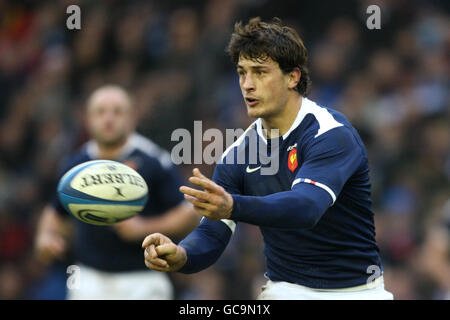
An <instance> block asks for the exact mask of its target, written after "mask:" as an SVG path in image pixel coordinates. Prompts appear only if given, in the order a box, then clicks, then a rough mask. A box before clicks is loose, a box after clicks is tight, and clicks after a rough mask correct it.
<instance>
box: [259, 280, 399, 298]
mask: <svg viewBox="0 0 450 320" xmlns="http://www.w3.org/2000/svg"><path fill="white" fill-rule="evenodd" d="M393 299H394V296H393V294H392V293H390V292H388V291H386V290H385V289H384V280H383V276H381V277H379V278H378V279H376V280H375V281H374V282H372V283H370V284H364V285H361V286H356V287H352V288H345V289H330V290H328V289H327V290H324V289H312V288H308V287H304V286H301V285H298V284H294V283H289V282H284V281H271V280H269V281H267V283H266V285H264V286H263V287H262V292H261V294H260V295H259V296H258V300H393Z"/></svg>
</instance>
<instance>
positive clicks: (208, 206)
mask: <svg viewBox="0 0 450 320" xmlns="http://www.w3.org/2000/svg"><path fill="white" fill-rule="evenodd" d="M184 198H185V199H186V200H187V201H189V202H190V203H192V204H193V205H194V207H200V208H203V209H206V210H209V211H215V210H217V206H216V205H214V204H210V203H208V202H204V201H201V200H198V199H197V198H194V197H191V196H189V195H186V194H185V195H184Z"/></svg>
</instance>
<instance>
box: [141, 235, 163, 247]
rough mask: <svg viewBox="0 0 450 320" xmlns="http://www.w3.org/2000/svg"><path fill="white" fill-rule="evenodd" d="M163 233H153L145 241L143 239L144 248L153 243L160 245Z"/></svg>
mask: <svg viewBox="0 0 450 320" xmlns="http://www.w3.org/2000/svg"><path fill="white" fill-rule="evenodd" d="M162 237H163V235H162V234H160V233H152V234H151V235H148V236H146V237H145V239H144V241H142V248H146V247H148V246H149V245H151V244H155V245H158V244H160V242H161V239H162Z"/></svg>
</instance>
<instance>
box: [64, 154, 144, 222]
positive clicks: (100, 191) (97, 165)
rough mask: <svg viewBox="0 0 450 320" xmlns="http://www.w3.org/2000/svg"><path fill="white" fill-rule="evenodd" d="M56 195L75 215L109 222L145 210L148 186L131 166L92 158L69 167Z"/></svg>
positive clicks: (85, 219)
mask: <svg viewBox="0 0 450 320" xmlns="http://www.w3.org/2000/svg"><path fill="white" fill-rule="evenodd" d="M57 191H58V197H59V200H60V202H61V204H62V205H63V207H64V208H65V209H66V210H67V211H68V212H69V213H70V214H72V215H73V216H74V217H75V218H77V219H79V220H81V221H83V222H86V223H90V224H94V225H111V224H114V223H116V222H120V221H123V220H126V219H128V218H131V217H133V216H135V215H137V214H138V213H139V212H141V211H142V209H144V207H145V204H146V203H147V198H148V186H147V183H146V182H145V180H144V178H142V176H141V175H140V174H139V173H138V172H136V170H134V169H132V168H131V167H129V166H127V165H125V164H123V163H120V162H117V161H111V160H93V161H88V162H84V163H81V164H79V165H77V166H75V167H73V168H72V169H70V170H69V171H68V172H67V173H66V174H65V175H64V176H63V177H62V178H61V179H60V181H59V184H58V189H57Z"/></svg>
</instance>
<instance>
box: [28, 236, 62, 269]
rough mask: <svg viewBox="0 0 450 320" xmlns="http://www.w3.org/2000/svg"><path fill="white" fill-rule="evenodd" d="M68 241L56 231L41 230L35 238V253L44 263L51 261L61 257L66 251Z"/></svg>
mask: <svg viewBox="0 0 450 320" xmlns="http://www.w3.org/2000/svg"><path fill="white" fill-rule="evenodd" d="M66 248H67V241H66V239H64V237H63V236H62V235H60V234H58V233H56V232H50V231H46V232H40V233H39V234H38V235H37V237H36V240H35V253H36V256H37V258H38V259H39V260H40V261H41V262H43V263H51V262H52V261H53V260H55V259H60V258H62V256H63V255H64V253H65V252H66Z"/></svg>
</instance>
